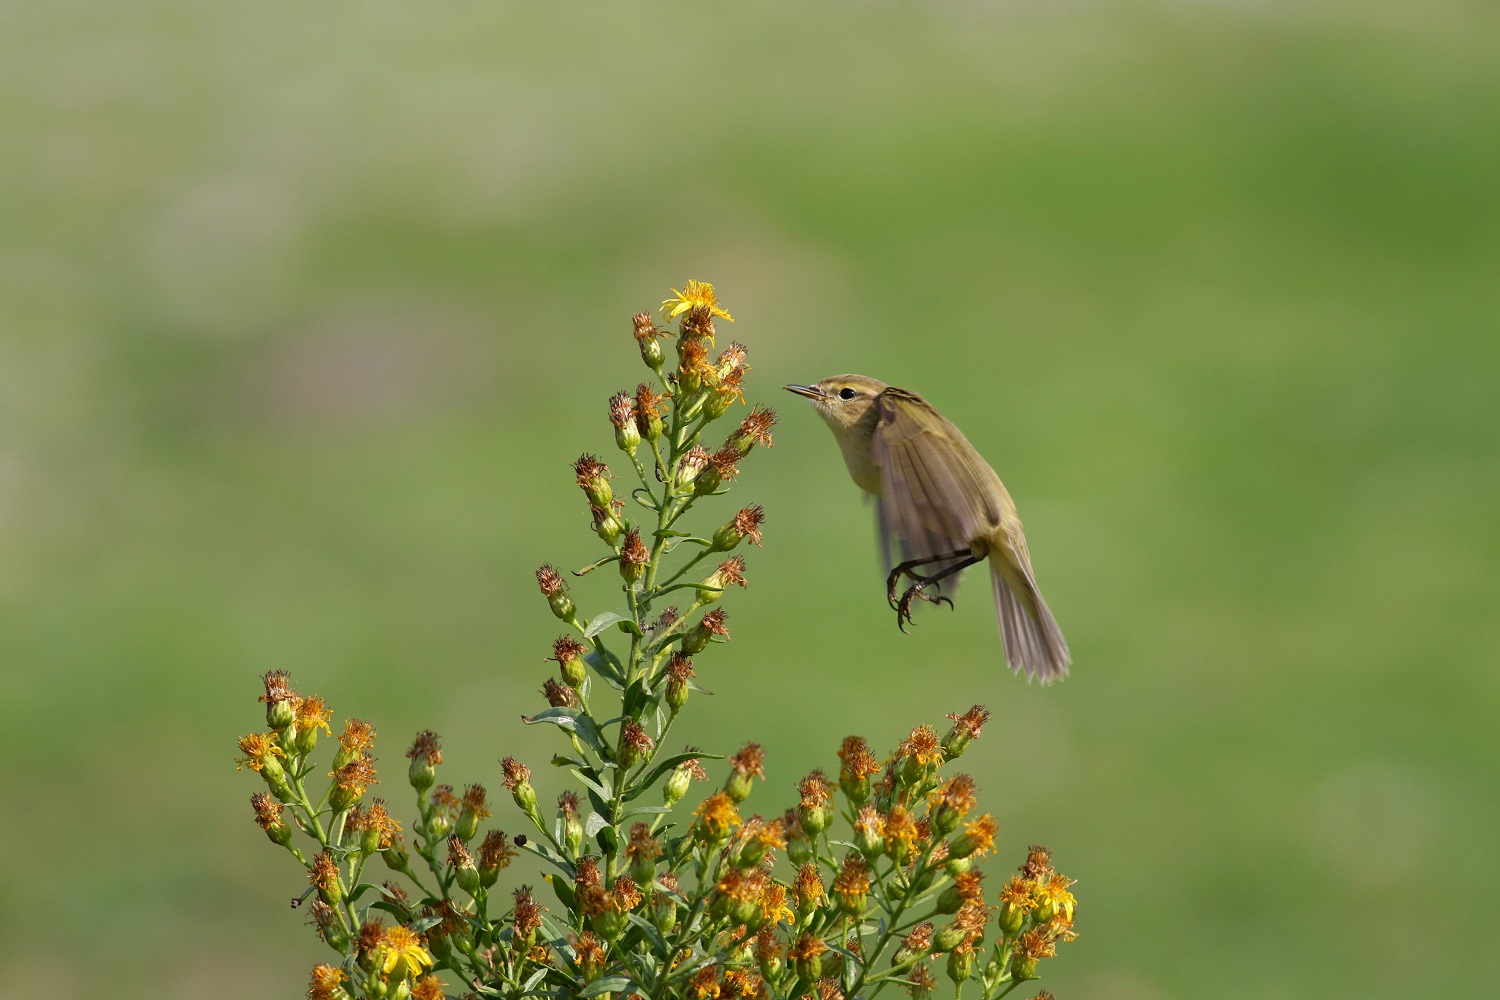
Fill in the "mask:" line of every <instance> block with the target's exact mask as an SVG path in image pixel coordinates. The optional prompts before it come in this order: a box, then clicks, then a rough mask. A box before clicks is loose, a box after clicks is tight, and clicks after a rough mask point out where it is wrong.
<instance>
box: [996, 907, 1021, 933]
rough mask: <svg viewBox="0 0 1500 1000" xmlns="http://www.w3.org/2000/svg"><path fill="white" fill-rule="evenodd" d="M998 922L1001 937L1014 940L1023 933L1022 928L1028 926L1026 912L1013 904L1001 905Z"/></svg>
mask: <svg viewBox="0 0 1500 1000" xmlns="http://www.w3.org/2000/svg"><path fill="white" fill-rule="evenodd" d="M996 920H997V922H998V924H999V927H1000V934H1001V936H1002V937H1008V938H1013V937H1015V936H1016V935H1017V934H1019V933H1021V928H1022V927H1023V926H1025V924H1026V911H1025V910H1024V909H1023V908H1021V907H1019V906H1016V905H1015V904H1013V903H1001V904H1000V914H999V916H998V917H997V918H996Z"/></svg>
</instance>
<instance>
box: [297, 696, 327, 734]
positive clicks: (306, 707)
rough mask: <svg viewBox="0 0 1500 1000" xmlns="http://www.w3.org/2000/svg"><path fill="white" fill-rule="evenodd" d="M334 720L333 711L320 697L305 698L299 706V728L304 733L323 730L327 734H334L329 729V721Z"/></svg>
mask: <svg viewBox="0 0 1500 1000" xmlns="http://www.w3.org/2000/svg"><path fill="white" fill-rule="evenodd" d="M332 718H333V709H331V708H329V707H328V703H327V702H326V701H324V700H323V699H322V698H321V697H320V696H319V695H313V696H312V697H310V698H303V699H302V703H301V704H299V705H298V706H297V728H298V729H299V730H302V731H306V730H309V729H318V728H321V729H322V730H323V732H325V733H332V732H333V730H331V729H329V728H328V723H329V721H330V720H331V719H332Z"/></svg>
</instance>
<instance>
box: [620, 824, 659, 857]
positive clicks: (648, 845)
mask: <svg viewBox="0 0 1500 1000" xmlns="http://www.w3.org/2000/svg"><path fill="white" fill-rule="evenodd" d="M625 856H626V857H627V858H629V859H630V860H632V861H636V860H640V861H655V860H656V859H657V858H659V857H661V844H660V843H658V842H657V839H656V838H655V837H653V836H652V835H651V828H650V827H649V826H647V825H646V824H645V823H636V824H635V825H633V826H632V827H631V828H630V841H629V842H628V843H627V844H626V845H625Z"/></svg>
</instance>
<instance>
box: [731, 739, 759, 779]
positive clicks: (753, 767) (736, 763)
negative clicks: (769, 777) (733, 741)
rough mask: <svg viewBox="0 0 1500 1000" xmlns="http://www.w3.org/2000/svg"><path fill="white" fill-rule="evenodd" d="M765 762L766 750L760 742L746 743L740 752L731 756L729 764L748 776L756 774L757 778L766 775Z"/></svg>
mask: <svg viewBox="0 0 1500 1000" xmlns="http://www.w3.org/2000/svg"><path fill="white" fill-rule="evenodd" d="M765 762H766V752H765V751H764V750H762V749H761V747H760V744H759V743H746V744H745V745H744V746H743V747H742V748H741V749H740V752H739V753H737V754H735V755H734V756H733V757H730V758H729V766H730V767H732V768H733V769H734V770H735V771H736V772H737V773H739V774H743V775H746V776H749V775H754V776H755V777H757V778H764V777H765V776H766V771H765V766H764V765H765Z"/></svg>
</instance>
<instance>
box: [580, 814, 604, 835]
mask: <svg viewBox="0 0 1500 1000" xmlns="http://www.w3.org/2000/svg"><path fill="white" fill-rule="evenodd" d="M606 826H609V820H607V819H605V818H604V817H603V816H600V815H599V814H598V813H596V812H591V813H589V818H588V819H586V820H584V821H583V832H584V834H585V835H586V836H589V837H592V836H594V835H595V834H597V833H598V832H599V831H600V830H602V829H604V828H605V827H606Z"/></svg>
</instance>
